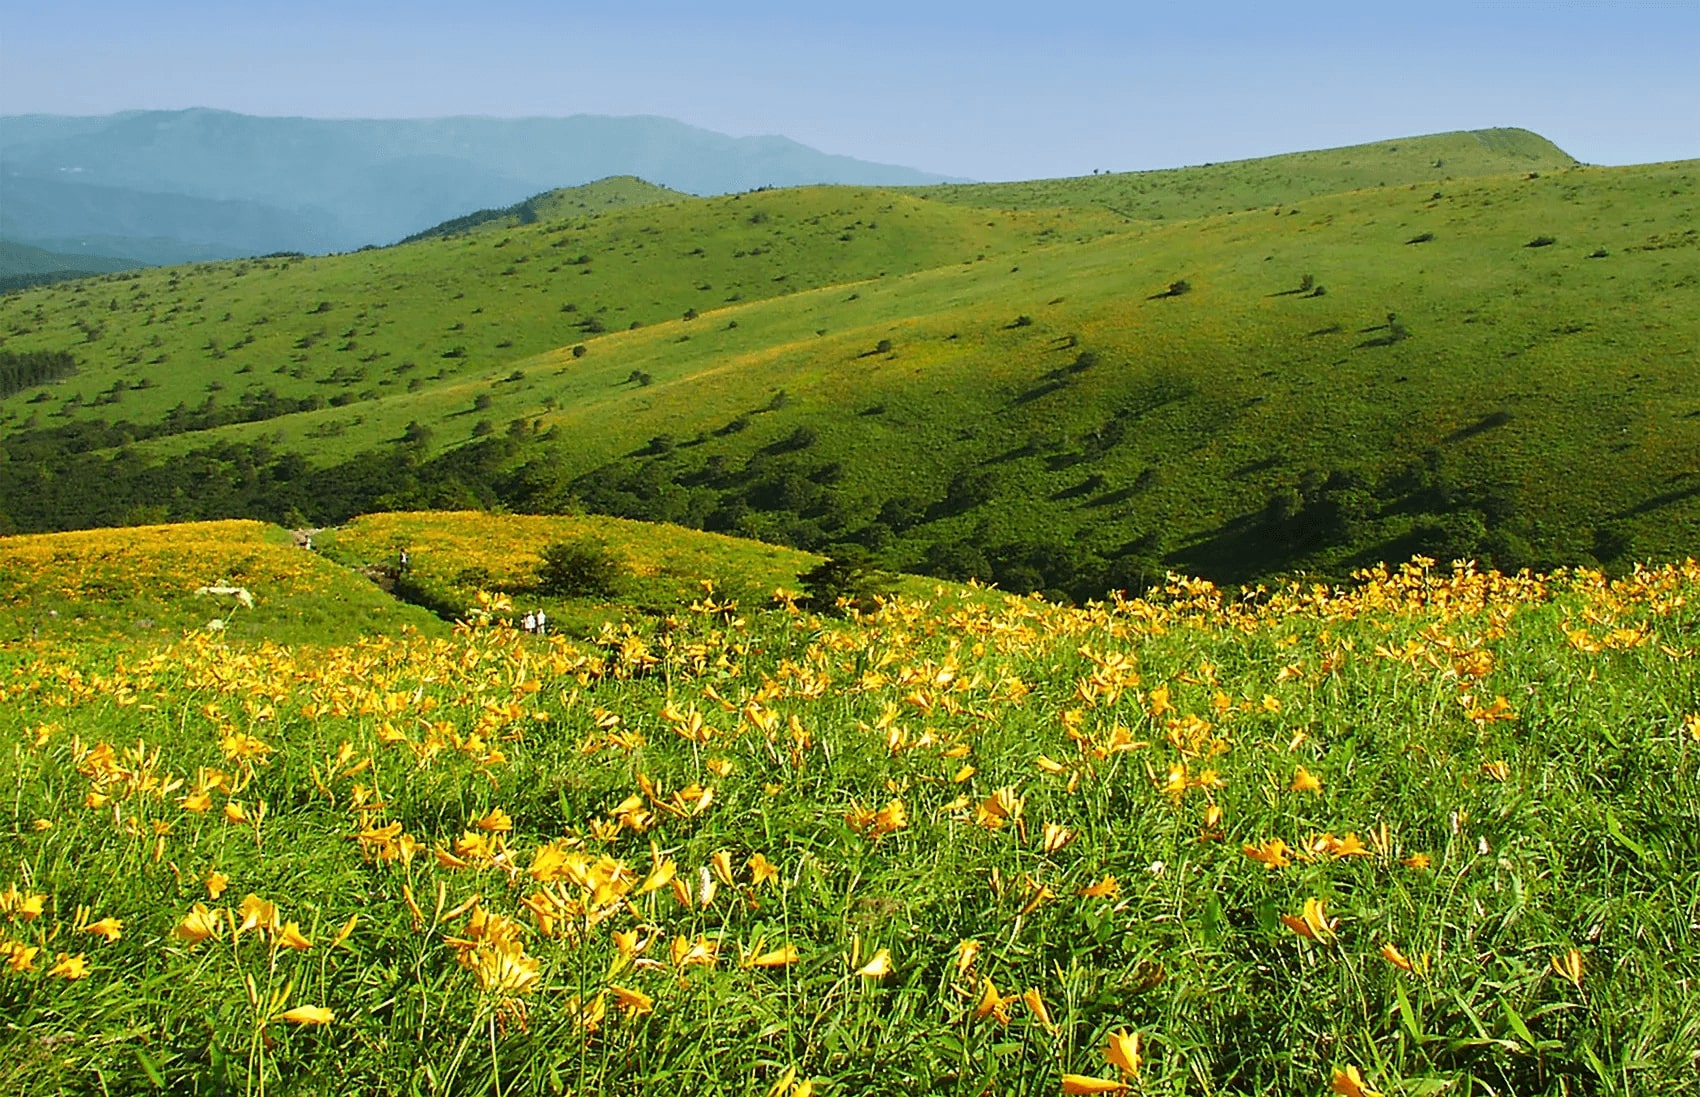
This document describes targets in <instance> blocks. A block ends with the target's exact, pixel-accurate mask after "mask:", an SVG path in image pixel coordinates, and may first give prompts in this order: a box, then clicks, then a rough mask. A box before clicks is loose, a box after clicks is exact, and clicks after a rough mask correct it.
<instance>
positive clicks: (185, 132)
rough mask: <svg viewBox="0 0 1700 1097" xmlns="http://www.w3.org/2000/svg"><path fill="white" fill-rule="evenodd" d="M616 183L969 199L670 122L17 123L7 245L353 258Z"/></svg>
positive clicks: (4, 204) (30, 118)
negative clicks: (470, 218) (546, 196)
mask: <svg viewBox="0 0 1700 1097" xmlns="http://www.w3.org/2000/svg"><path fill="white" fill-rule="evenodd" d="M612 175H638V176H642V177H643V178H644V179H647V180H650V181H652V182H655V183H659V184H661V185H663V186H666V187H671V188H673V189H674V190H680V191H686V192H689V193H691V194H698V195H711V194H724V193H730V192H734V191H744V190H753V189H755V188H758V187H764V186H796V185H801V184H808V183H853V184H862V185H873V186H900V185H912V184H925V183H938V182H949V181H952V180H949V179H947V178H946V177H944V176H938V175H929V174H927V173H925V172H920V171H915V170H913V169H910V168H904V167H896V166H892V165H887V164H874V163H869V162H866V161H862V160H855V159H852V158H850V157H847V156H833V155H829V154H827V153H824V152H820V151H818V150H816V149H812V148H809V147H808V146H806V145H802V144H799V143H797V142H796V141H792V140H789V139H788V138H784V137H728V136H726V135H724V134H719V133H713V132H711V131H709V130H704V129H698V128H696V127H694V126H688V125H685V124H684V123H681V122H676V121H672V120H670V119H666V118H651V117H630V118H617V117H605V116H596V115H577V116H574V117H570V118H430V119H351V120H327V119H313V118H257V117H253V116H250V115H243V114H233V113H230V112H227V111H217V110H206V109H194V110H183V111H128V112H125V113H122V114H112V115H105V116H100V117H68V116H60V115H9V116H3V117H0V240H5V241H9V242H13V243H20V244H28V245H32V246H35V247H39V248H42V249H45V250H47V251H50V252H56V253H66V254H69V255H72V256H76V255H84V254H88V255H100V256H106V257H113V258H118V259H129V260H133V261H137V262H143V263H175V262H185V261H192V260H201V259H212V258H227V257H235V256H244V255H256V254H264V253H266V252H272V251H303V252H330V251H348V250H352V249H355V248H359V247H362V246H365V245H368V244H388V243H392V242H394V241H396V240H399V239H401V238H402V237H405V236H408V235H410V234H412V233H416V232H419V231H421V230H423V229H426V228H428V227H430V226H432V225H435V224H438V223H439V222H442V221H445V220H448V219H451V218H454V217H457V216H459V215H462V214H465V213H467V212H468V211H470V210H475V209H482V208H491V207H504V206H508V205H511V204H513V203H516V202H519V201H521V200H522V199H524V198H526V197H527V196H530V195H534V194H537V193H538V192H540V191H545V190H550V189H552V188H557V187H567V186H573V185H577V184H581V183H588V182H590V181H592V180H596V179H601V178H605V177H607V176H612ZM0 273H11V272H9V271H3V270H0Z"/></svg>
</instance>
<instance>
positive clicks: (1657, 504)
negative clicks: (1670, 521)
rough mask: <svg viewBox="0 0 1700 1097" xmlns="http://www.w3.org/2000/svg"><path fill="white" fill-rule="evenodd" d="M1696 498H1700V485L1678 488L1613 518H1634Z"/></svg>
mask: <svg viewBox="0 0 1700 1097" xmlns="http://www.w3.org/2000/svg"><path fill="white" fill-rule="evenodd" d="M1696 496H1700V484H1690V485H1689V486H1688V487H1685V488H1677V489H1676V490H1675V491H1665V492H1660V493H1659V494H1658V495H1655V496H1653V497H1652V498H1650V499H1643V500H1642V501H1641V502H1639V503H1636V504H1635V505H1634V506H1632V507H1625V508H1624V509H1623V510H1620V511H1618V512H1617V513H1616V514H1613V515H1612V517H1613V518H1633V517H1635V516H1636V515H1640V514H1650V513H1652V512H1653V511H1655V510H1659V509H1661V508H1664V507H1668V506H1673V505H1675V504H1677V503H1680V502H1682V501H1683V500H1685V499H1693V498H1695V497H1696Z"/></svg>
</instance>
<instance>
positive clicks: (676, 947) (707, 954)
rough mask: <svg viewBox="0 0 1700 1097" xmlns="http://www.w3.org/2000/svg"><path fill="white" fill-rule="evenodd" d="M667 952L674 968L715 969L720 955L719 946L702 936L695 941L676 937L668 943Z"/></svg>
mask: <svg viewBox="0 0 1700 1097" xmlns="http://www.w3.org/2000/svg"><path fill="white" fill-rule="evenodd" d="M667 951H668V954H669V955H670V956H671V957H672V960H673V966H674V967H690V966H692V965H701V966H702V967H713V966H714V962H715V960H716V959H717V958H718V957H719V954H720V950H719V946H717V945H716V944H715V943H714V942H713V941H710V940H709V939H708V938H707V937H704V936H701V935H699V936H698V937H697V939H696V940H695V941H693V940H691V939H690V938H689V937H675V938H673V939H672V940H671V941H669V942H668V943H667Z"/></svg>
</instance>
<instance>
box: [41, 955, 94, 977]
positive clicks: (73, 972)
mask: <svg viewBox="0 0 1700 1097" xmlns="http://www.w3.org/2000/svg"><path fill="white" fill-rule="evenodd" d="M47 974H49V975H57V976H59V977H60V978H62V979H66V980H69V981H72V982H75V981H76V980H78V979H86V978H88V974H89V965H88V961H87V960H86V959H84V957H83V954H82V953H80V952H79V953H77V954H76V955H75V956H72V955H70V954H69V953H64V952H61V953H60V954H59V959H58V960H57V961H56V962H55V963H54V965H53V966H52V967H50V968H48V969H47Z"/></svg>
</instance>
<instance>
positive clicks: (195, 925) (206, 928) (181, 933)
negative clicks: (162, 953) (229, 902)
mask: <svg viewBox="0 0 1700 1097" xmlns="http://www.w3.org/2000/svg"><path fill="white" fill-rule="evenodd" d="M223 920H224V912H223V911H222V910H208V909H207V908H206V904H204V903H196V904H195V905H194V906H193V907H191V908H189V913H188V914H186V915H184V917H183V920H182V921H181V922H179V923H177V928H176V929H175V930H173V932H174V933H175V934H176V935H177V936H178V937H180V938H182V939H183V940H185V941H190V942H194V941H205V940H206V939H207V938H208V937H217V936H218V933H219V926H220V924H221V923H222V922H223Z"/></svg>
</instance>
